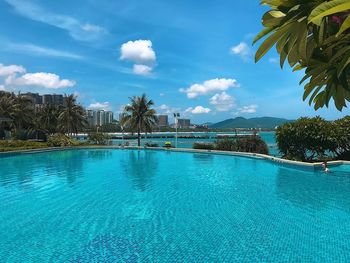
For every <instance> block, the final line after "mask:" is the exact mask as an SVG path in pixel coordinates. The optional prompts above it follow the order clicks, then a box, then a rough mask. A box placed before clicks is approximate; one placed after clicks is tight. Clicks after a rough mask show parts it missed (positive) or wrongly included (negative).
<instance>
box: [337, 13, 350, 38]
mask: <svg viewBox="0 0 350 263" xmlns="http://www.w3.org/2000/svg"><path fill="white" fill-rule="evenodd" d="M349 28H350V15H348V17H347V18H346V19H345V20H344V22H343V24H342V25H341V27H340V29H339V32H338V33H337V35H336V36H337V37H338V36H339V35H340V34H341V33H343V32H344V31H345V30H347V29H349Z"/></svg>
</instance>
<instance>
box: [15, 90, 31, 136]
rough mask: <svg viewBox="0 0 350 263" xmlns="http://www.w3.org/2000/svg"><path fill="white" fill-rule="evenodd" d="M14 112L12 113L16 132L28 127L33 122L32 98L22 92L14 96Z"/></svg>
mask: <svg viewBox="0 0 350 263" xmlns="http://www.w3.org/2000/svg"><path fill="white" fill-rule="evenodd" d="M14 108H15V110H14V112H13V114H12V117H13V120H14V121H13V123H14V128H15V131H16V132H20V131H21V130H22V129H28V128H30V127H31V125H32V123H33V116H34V105H33V102H32V100H31V99H30V98H28V97H26V96H21V95H20V94H19V95H18V96H16V97H15V98H14Z"/></svg>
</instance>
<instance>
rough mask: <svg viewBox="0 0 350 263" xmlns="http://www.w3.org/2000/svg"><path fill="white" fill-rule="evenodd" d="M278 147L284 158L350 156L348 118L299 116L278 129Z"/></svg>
mask: <svg viewBox="0 0 350 263" xmlns="http://www.w3.org/2000/svg"><path fill="white" fill-rule="evenodd" d="M276 141H277V146H278V148H279V150H280V152H281V153H282V155H283V157H284V158H287V159H292V160H299V161H315V160H324V159H330V158H334V157H336V158H338V159H349V157H350V117H344V118H343V119H340V120H337V121H326V120H324V119H322V118H320V117H315V118H300V119H298V120H296V121H295V122H292V123H286V124H283V125H281V126H280V127H278V128H277V131H276Z"/></svg>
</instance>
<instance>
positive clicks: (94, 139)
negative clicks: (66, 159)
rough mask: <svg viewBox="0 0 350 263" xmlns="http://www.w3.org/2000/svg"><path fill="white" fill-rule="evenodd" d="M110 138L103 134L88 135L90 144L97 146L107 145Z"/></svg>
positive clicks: (93, 133)
mask: <svg viewBox="0 0 350 263" xmlns="http://www.w3.org/2000/svg"><path fill="white" fill-rule="evenodd" d="M109 139H110V137H109V136H108V135H107V134H105V133H102V132H92V133H89V135H88V143H90V144H97V145H107V144H108V140H109Z"/></svg>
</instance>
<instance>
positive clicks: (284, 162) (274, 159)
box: [0, 145, 350, 170]
mask: <svg viewBox="0 0 350 263" xmlns="http://www.w3.org/2000/svg"><path fill="white" fill-rule="evenodd" d="M74 149H121V150H125V149H130V150H154V151H155V150H157V151H170V152H188V153H206V154H217V155H229V156H239V157H248V158H254V159H264V160H268V161H271V162H274V163H276V164H279V165H284V166H289V167H293V168H301V169H308V170H320V169H322V162H317V163H306V162H299V161H292V160H287V159H282V158H278V157H274V156H270V155H266V154H260V153H246V152H229V151H217V150H201V149H190V148H164V147H135V146H94V145H92V146H76V147H49V148H39V149H29V150H18V151H10V152H0V157H1V156H7V157H8V156H15V155H18V154H30V153H43V152H52V151H63V150H74ZM327 165H328V166H329V167H335V166H339V165H350V161H342V160H339V161H329V162H327Z"/></svg>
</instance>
